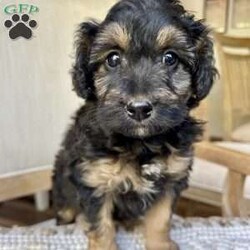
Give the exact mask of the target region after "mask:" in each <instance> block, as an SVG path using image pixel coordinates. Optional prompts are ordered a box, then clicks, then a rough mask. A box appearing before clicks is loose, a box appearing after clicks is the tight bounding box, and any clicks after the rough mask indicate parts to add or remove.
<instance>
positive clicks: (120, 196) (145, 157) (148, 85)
mask: <svg viewBox="0 0 250 250" xmlns="http://www.w3.org/2000/svg"><path fill="white" fill-rule="evenodd" d="M111 23H118V24H119V25H121V26H122V27H125V28H124V29H126V32H127V33H128V34H129V48H127V50H128V51H126V52H120V53H124V55H125V56H124V57H125V58H126V60H127V61H128V62H129V63H128V64H129V66H126V67H125V66H124V67H123V65H121V67H120V68H119V70H116V71H114V70H113V71H111V70H108V69H107V68H105V63H106V62H105V58H104V59H99V54H100V55H101V54H102V53H104V52H103V51H104V50H110V49H112V50H118V51H120V48H118V47H117V46H116V47H112V48H110V47H109V46H110V45H109V44H108V41H107V44H106V42H105V41H104V40H103V39H102V40H101V42H100V41H99V40H98V39H100V36H101V35H102V34H103V33H105V32H106V30H107V29H109V27H110V26H109V25H110V24H111ZM169 26H171V27H174V29H176V30H178V31H180V32H181V34H183V38H181V39H182V40H183V41H185V42H183V43H184V45H183V44H181V45H179V47H178V41H177V42H176V45H175V46H176V47H174V51H176V53H177V54H178V55H179V64H178V65H177V66H176V67H175V68H173V69H167V68H166V67H165V66H164V65H161V64H160V63H159V58H160V56H161V55H162V54H163V53H164V51H156V49H155V46H156V45H155V39H156V36H157V34H158V33H159V31H160V30H161V29H162V28H163V27H169ZM208 33H209V31H208V29H207V27H206V26H205V25H204V24H203V23H202V22H201V21H196V20H195V19H194V17H193V16H192V15H189V14H188V13H187V12H186V11H185V10H184V8H183V7H182V6H181V5H180V2H179V1H177V0H123V1H120V2H118V3H117V4H116V5H115V6H114V7H113V8H112V9H111V10H110V12H109V13H108V15H107V17H106V19H105V20H104V21H103V22H102V23H100V24H98V23H96V22H84V23H82V24H81V25H80V28H79V30H78V32H77V41H76V63H75V65H74V67H73V71H72V76H73V86H74V90H75V91H76V93H77V94H78V95H79V96H80V97H82V98H84V99H86V104H85V105H84V106H83V107H82V108H81V109H80V110H79V111H78V112H77V113H76V115H75V117H74V123H73V125H72V126H71V128H70V130H69V131H68V133H67V135H66V137H65V140H64V142H63V143H62V148H61V150H60V152H59V153H58V155H57V158H56V162H55V172H54V177H53V181H54V188H53V193H54V203H55V207H56V210H57V211H58V210H61V209H62V208H64V207H77V210H78V211H79V212H81V213H84V215H85V217H86V218H87V220H88V222H89V223H90V224H91V225H92V227H93V228H94V227H95V226H96V225H97V224H98V220H99V219H98V213H99V211H100V209H101V207H102V205H103V202H104V197H105V193H102V194H101V195H99V196H98V195H95V191H96V190H95V188H93V187H91V186H90V185H88V184H87V183H85V181H84V173H85V171H91V165H89V166H87V167H85V168H84V169H79V165H81V164H82V163H84V162H94V161H97V160H98V159H102V158H107V157H109V158H114V159H118V158H119V157H120V156H121V155H124V154H128V155H129V156H130V157H131V156H132V157H133V159H134V160H133V161H134V163H135V165H136V166H137V167H136V172H137V173H138V175H139V176H140V175H141V171H142V170H141V166H142V165H144V164H149V163H151V162H152V161H153V160H154V159H155V158H157V157H165V158H166V159H167V158H168V157H169V156H170V155H171V154H172V149H173V148H174V150H175V151H177V152H178V155H179V156H181V157H189V156H190V155H191V154H192V144H193V143H194V142H195V141H197V140H198V139H199V138H200V136H201V133H202V129H201V124H200V123H199V122H197V121H196V120H195V119H193V118H191V117H190V115H189V112H190V110H191V109H192V108H193V107H195V106H197V105H198V104H199V102H200V100H202V99H203V98H204V97H206V95H207V94H208V93H209V90H210V88H211V86H212V83H213V80H214V77H215V74H216V70H215V68H214V64H213V51H212V42H211V40H210V38H209V37H208ZM166 49H171V48H166ZM98 53H99V54H98ZM96 54H98V56H96ZM100 72H101V73H100ZM100 75H101V76H100ZM105 77H106V78H105ZM183 77H184V78H183ZM107 79H108V80H107ZM98 80H99V81H100V82H101V84H103V86H102V88H104V90H105V95H104V94H103V93H101V92H100V90H98V88H97V86H96V81H98ZM183 82H185V84H186V85H185V84H184V85H185V86H184V87H181V84H182V83H183ZM177 83H179V85H180V86H176V84H177ZM160 89H161V90H163V96H161V97H159V95H160V94H161V93H160V91H158V90H160ZM114 90H115V91H116V92H112V91H114ZM98 91H99V92H98ZM178 91H179V92H178ZM110 93H112V94H110ZM117 93H118V94H117ZM164 93H166V96H164ZM138 94H140V95H143V97H144V98H147V99H149V100H150V101H151V102H152V103H154V105H155V107H154V108H155V117H154V118H152V119H151V118H150V120H149V121H145V123H144V122H142V123H141V124H138V123H135V122H134V121H132V120H129V119H128V118H127V117H125V115H124V106H125V105H126V103H127V102H128V101H130V98H131V97H133V98H134V97H135V96H137V95H138ZM140 129H141V130H143V133H142V134H140V133H138V131H139V130H140ZM190 167H191V166H188V168H190ZM86 168H87V169H86ZM143 178H145V180H147V181H150V182H152V183H153V184H152V185H153V188H154V190H155V193H154V194H147V193H145V194H143V195H141V194H139V193H138V192H136V191H135V190H134V189H133V185H132V184H131V183H130V182H129V180H125V182H126V185H130V188H129V190H127V189H126V187H125V185H124V183H121V186H120V187H118V188H117V189H116V190H114V193H115V198H114V210H113V217H114V219H116V220H121V221H122V220H128V219H134V218H139V217H140V216H141V215H143V214H144V213H145V212H146V211H147V210H148V209H149V208H150V207H151V206H153V204H154V202H155V201H156V200H157V199H159V197H161V196H162V195H164V194H165V193H166V192H171V193H172V194H173V196H174V197H178V195H179V193H180V191H181V190H182V189H184V188H186V186H187V179H188V174H187V175H185V176H184V177H183V176H182V177H180V178H178V175H177V176H176V175H175V176H173V175H170V174H169V175H168V174H161V175H160V176H158V175H155V174H154V173H152V174H150V175H148V176H143ZM124 188H125V190H123V189H124Z"/></svg>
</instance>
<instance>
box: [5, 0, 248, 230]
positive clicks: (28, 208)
mask: <svg viewBox="0 0 250 250" xmlns="http://www.w3.org/2000/svg"><path fill="white" fill-rule="evenodd" d="M115 2H116V1H115V0H103V1H98V0H92V1H87V0H64V1H60V0H42V1H38V0H34V1H32V0H26V1H25V3H23V2H22V1H9V0H2V1H0V86H1V91H0V226H12V225H32V224H35V223H37V222H41V221H44V220H47V219H49V218H52V217H53V212H52V209H51V204H50V203H51V201H50V188H51V179H50V177H51V173H52V166H53V161H54V156H55V154H56V152H57V151H58V149H59V145H60V142H61V140H62V136H63V134H64V132H65V130H66V128H67V126H68V125H69V124H70V117H71V116H72V114H73V112H74V111H75V110H76V109H77V108H78V107H79V105H81V104H83V100H81V99H80V98H78V97H77V96H76V95H75V93H74V92H72V91H71V89H72V86H71V78H70V74H69V71H70V68H71V66H72V62H73V60H74V49H73V39H74V31H75V30H76V27H77V24H79V23H80V22H82V21H84V20H86V19H88V18H90V17H91V18H95V19H97V20H102V19H103V18H104V17H105V14H106V12H107V10H108V9H109V8H110V7H111V6H112V5H113V4H114V3H115ZM182 2H183V4H184V6H185V7H186V9H187V10H189V11H190V12H191V13H193V14H195V15H196V16H197V18H199V19H205V20H206V23H207V24H208V25H209V27H211V28H212V29H213V32H212V34H211V36H212V39H213V40H214V44H215V55H216V65H217V68H218V69H219V72H220V78H218V79H217V80H216V83H215V85H214V88H213V90H212V92H211V94H210V96H209V97H208V98H207V99H206V101H204V102H203V103H202V104H201V106H200V107H199V108H198V109H197V110H195V111H194V115H195V116H197V117H198V118H200V119H202V120H204V121H207V123H206V126H205V127H206V129H205V135H204V139H203V140H204V141H203V142H202V143H201V146H198V148H197V157H196V159H195V164H194V167H193V172H192V174H191V177H190V188H189V189H188V190H187V191H185V192H184V194H183V197H182V199H181V201H180V202H179V203H178V205H177V211H176V212H177V213H178V214H180V215H182V216H204V217H207V216H212V215H220V216H247V215H248V214H249V213H248V211H249V208H250V206H249V204H250V202H249V199H250V181H249V179H248V177H247V175H249V174H250V170H249V169H250V72H249V70H250V15H249V13H250V1H249V0H192V1H190V0H182ZM14 14H17V15H19V16H20V17H21V16H22V15H23V14H28V16H29V19H30V20H35V21H36V22H37V26H36V27H35V28H32V27H31V25H29V23H27V27H28V28H29V29H30V30H31V32H32V37H31V38H30V39H26V38H24V37H18V38H16V39H11V37H10V36H11V34H13V32H15V29H14V28H15V26H17V25H18V22H16V21H15V20H12V16H13V15H14ZM6 20H10V21H11V22H12V24H11V25H12V26H11V27H7V25H5V22H6Z"/></svg>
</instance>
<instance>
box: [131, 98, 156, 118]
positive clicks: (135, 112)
mask: <svg viewBox="0 0 250 250" xmlns="http://www.w3.org/2000/svg"><path fill="white" fill-rule="evenodd" d="M126 111H127V114H128V116H129V117H131V118H132V119H135V120H137V121H142V120H145V119H147V118H149V117H150V116H151V114H152V111H153V106H152V104H151V103H149V102H147V101H140V102H130V103H129V104H128V105H127V106H126Z"/></svg>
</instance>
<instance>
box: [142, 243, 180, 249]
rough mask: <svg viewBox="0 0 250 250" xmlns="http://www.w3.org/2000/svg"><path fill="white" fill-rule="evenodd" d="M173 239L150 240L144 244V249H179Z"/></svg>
mask: <svg viewBox="0 0 250 250" xmlns="http://www.w3.org/2000/svg"><path fill="white" fill-rule="evenodd" d="M179 249H180V248H179V247H178V245H177V244H176V243H175V242H174V241H164V242H159V241H158V242H151V243H149V244H147V245H146V250H179Z"/></svg>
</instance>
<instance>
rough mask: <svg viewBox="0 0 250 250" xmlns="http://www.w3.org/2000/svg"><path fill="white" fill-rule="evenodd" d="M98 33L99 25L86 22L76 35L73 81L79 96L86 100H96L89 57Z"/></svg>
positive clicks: (81, 25)
mask: <svg viewBox="0 0 250 250" xmlns="http://www.w3.org/2000/svg"><path fill="white" fill-rule="evenodd" d="M97 31H98V24H97V23H95V22H84V23H82V24H80V26H79V29H78V31H77V33H76V36H77V39H76V42H75V47H76V61H75V63H74V65H73V69H72V80H73V87H74V90H75V91H76V93H77V95H78V96H80V97H82V98H84V99H91V98H94V83H93V74H92V70H91V69H90V66H89V56H90V49H91V45H92V43H93V40H94V38H95V36H96V34H97Z"/></svg>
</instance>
